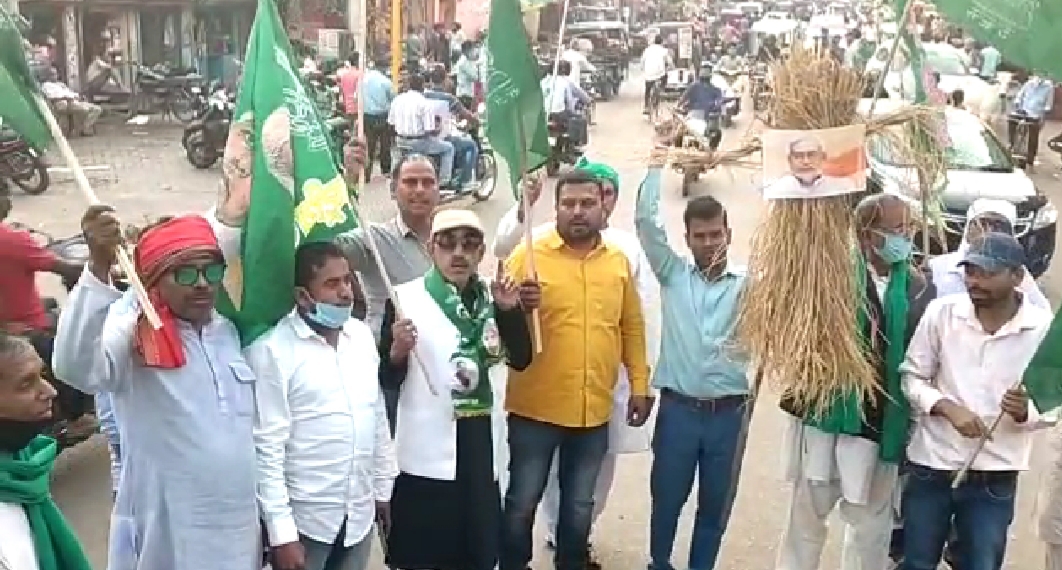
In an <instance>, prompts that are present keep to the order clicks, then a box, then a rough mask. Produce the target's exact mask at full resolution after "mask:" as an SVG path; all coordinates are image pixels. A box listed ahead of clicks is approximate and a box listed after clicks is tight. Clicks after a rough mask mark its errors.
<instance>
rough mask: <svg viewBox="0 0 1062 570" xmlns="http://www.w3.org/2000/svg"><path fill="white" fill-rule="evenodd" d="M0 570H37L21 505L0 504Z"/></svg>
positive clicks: (30, 534) (30, 537)
mask: <svg viewBox="0 0 1062 570" xmlns="http://www.w3.org/2000/svg"><path fill="white" fill-rule="evenodd" d="M0 569H2V570H37V551H36V547H35V546H34V544H33V532H32V531H31V530H30V525H29V519H28V518H26V510H25V509H23V508H22V505H16V504H14V503H0Z"/></svg>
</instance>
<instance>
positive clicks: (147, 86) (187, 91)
mask: <svg viewBox="0 0 1062 570" xmlns="http://www.w3.org/2000/svg"><path fill="white" fill-rule="evenodd" d="M202 80H203V78H202V77H200V76H199V75H197V74H194V73H187V72H180V71H178V72H174V71H172V70H170V69H168V68H166V67H165V66H158V65H157V66H155V67H150V68H149V67H144V66H136V79H135V80H134V81H133V95H132V98H131V99H130V101H129V115H130V116H134V115H137V114H141V113H162V114H163V116H166V115H172V116H173V117H176V118H177V120H178V121H180V122H182V123H188V122H191V121H192V120H194V119H195V116H196V110H195V104H194V100H195V99H196V97H198V96H199V95H200V94H201V93H202V89H203V86H202Z"/></svg>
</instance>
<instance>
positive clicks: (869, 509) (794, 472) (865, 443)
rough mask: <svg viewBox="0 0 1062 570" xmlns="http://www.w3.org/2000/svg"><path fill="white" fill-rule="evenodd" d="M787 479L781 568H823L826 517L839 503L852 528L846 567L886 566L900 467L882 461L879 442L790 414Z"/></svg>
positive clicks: (850, 569) (851, 569) (875, 568)
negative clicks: (789, 491)
mask: <svg viewBox="0 0 1062 570" xmlns="http://www.w3.org/2000/svg"><path fill="white" fill-rule="evenodd" d="M789 421H790V425H789V428H788V430H787V432H788V433H787V441H786V445H785V448H786V449H787V450H788V454H787V457H786V478H787V480H789V481H791V482H792V483H793V492H792V497H791V500H790V504H789V519H788V523H787V526H786V529H785V531H784V533H783V534H782V544H781V546H780V548H779V552H778V562H777V564H776V569H777V570H818V568H819V560H820V558H821V556H822V548H823V546H824V545H825V544H826V536H827V534H826V533H827V527H826V519H827V517H828V516H829V515H830V513H831V512H833V509H834V508H835V507H837V508H839V511H840V513H839V514H840V516H841V521H842V522H843V523H845V524H846V525H848V527H849V528H850V529H851V537H850V538H851V540H850V541H846V552H845V553H844V555H843V557H842V560H843V564H842V568H843V570H885V569H886V568H887V567H888V563H889V540H890V538H891V536H892V523H893V504H894V501H895V493H896V487H897V480H898V473H899V469H898V466H897V465H892V464H887V463H882V462H881V461H880V460H879V459H878V457H879V450H878V444H876V443H874V442H872V441H870V440H868V439H864V438H861V437H855V436H847V435H835V434H829V433H826V432H823V431H822V430H819V429H816V428H813V427H809V426H805V425H803V423H802V422H801V421H800V420H798V419H797V418H795V417H791V418H790V419H789Z"/></svg>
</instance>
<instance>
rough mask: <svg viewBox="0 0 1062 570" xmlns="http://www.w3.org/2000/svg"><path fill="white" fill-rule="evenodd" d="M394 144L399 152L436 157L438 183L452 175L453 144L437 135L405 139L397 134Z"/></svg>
mask: <svg viewBox="0 0 1062 570" xmlns="http://www.w3.org/2000/svg"><path fill="white" fill-rule="evenodd" d="M395 144H396V145H397V146H398V149H399V151H400V153H401V154H403V155H404V154H408V153H411V152H412V153H417V154H423V155H425V156H431V157H438V159H439V183H440V184H446V183H449V182H450V179H451V178H453V175H454V145H452V144H450V143H448V142H446V141H444V140H442V139H439V138H437V137H430V136H429V137H421V138H417V139H407V138H403V137H401V136H399V137H398V138H397V139H395Z"/></svg>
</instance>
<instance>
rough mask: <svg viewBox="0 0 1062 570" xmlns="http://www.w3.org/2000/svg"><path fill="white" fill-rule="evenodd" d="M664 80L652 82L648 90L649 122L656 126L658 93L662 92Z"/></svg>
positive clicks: (658, 114) (658, 107) (658, 112)
mask: <svg viewBox="0 0 1062 570" xmlns="http://www.w3.org/2000/svg"><path fill="white" fill-rule="evenodd" d="M663 84H664V80H662V79H660V80H657V81H654V82H653V85H652V87H650V88H649V107H648V108H647V111H648V112H649V122H650V123H653V124H656V121H657V119H658V118H659V117H660V92H661V90H663Z"/></svg>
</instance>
